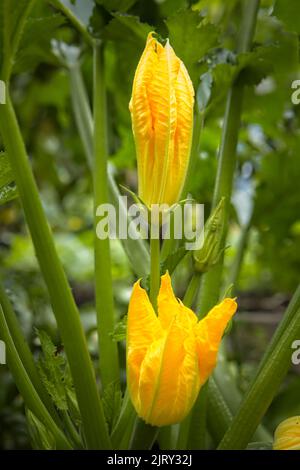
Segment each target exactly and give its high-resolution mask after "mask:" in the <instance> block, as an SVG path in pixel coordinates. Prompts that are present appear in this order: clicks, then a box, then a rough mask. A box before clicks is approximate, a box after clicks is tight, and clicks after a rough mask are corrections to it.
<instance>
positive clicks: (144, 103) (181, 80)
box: [129, 33, 194, 207]
mask: <svg viewBox="0 0 300 470" xmlns="http://www.w3.org/2000/svg"><path fill="white" fill-rule="evenodd" d="M193 106H194V89H193V85H192V82H191V80H190V77H189V74H188V72H187V70H186V68H185V66H184V64H183V63H182V61H181V60H180V59H179V58H178V57H177V56H176V54H175V52H174V50H173V49H172V47H171V46H170V44H169V41H167V42H166V45H165V46H164V47H163V46H162V45H161V44H160V43H159V42H158V41H157V40H156V39H155V38H154V37H153V33H150V34H149V35H148V39H147V43H146V47H145V50H144V52H143V54H142V57H141V59H140V62H139V64H138V67H137V69H136V72H135V77H134V82H133V89H132V97H131V100H130V104H129V109H130V112H131V118H132V128H133V135H134V139H135V145H136V153H137V161H138V179H139V197H140V198H141V200H142V201H143V202H144V203H145V204H146V205H147V206H148V207H151V205H152V204H169V205H172V204H174V203H176V202H178V200H179V198H180V194H181V191H182V188H183V185H184V182H185V177H186V173H187V169H188V164H189V157H190V150H191V143H192V133H193Z"/></svg>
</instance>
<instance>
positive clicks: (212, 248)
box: [193, 197, 225, 273]
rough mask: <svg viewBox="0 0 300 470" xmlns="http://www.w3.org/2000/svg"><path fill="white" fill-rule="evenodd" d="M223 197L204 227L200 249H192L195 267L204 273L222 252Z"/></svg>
mask: <svg viewBox="0 0 300 470" xmlns="http://www.w3.org/2000/svg"><path fill="white" fill-rule="evenodd" d="M224 215H225V198H224V197H222V199H221V200H220V202H219V204H218V205H217V207H216V208H215V209H214V211H213V213H212V214H211V216H210V217H209V219H208V221H207V222H206V224H205V227H204V243H203V246H202V248H201V249H200V250H197V251H194V253H193V255H194V261H195V269H196V271H198V272H202V273H205V272H207V271H208V270H209V269H210V268H212V267H213V266H215V265H216V264H217V263H218V261H219V259H220V256H221V254H222V252H223V247H222V238H223V230H224Z"/></svg>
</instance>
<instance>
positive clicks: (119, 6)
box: [96, 0, 137, 13]
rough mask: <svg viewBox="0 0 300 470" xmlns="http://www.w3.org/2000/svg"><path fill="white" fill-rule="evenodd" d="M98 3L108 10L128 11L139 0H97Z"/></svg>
mask: <svg viewBox="0 0 300 470" xmlns="http://www.w3.org/2000/svg"><path fill="white" fill-rule="evenodd" d="M96 1H97V3H98V5H101V6H103V7H104V8H105V9H106V10H108V11H110V12H112V11H120V12H123V13H124V12H126V11H128V10H129V8H131V7H132V6H133V5H134V4H135V3H136V2H137V0H96Z"/></svg>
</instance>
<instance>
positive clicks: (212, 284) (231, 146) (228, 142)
mask: <svg viewBox="0 0 300 470" xmlns="http://www.w3.org/2000/svg"><path fill="white" fill-rule="evenodd" d="M243 4H244V14H243V19H242V24H241V29H240V34H239V39H238V52H247V51H249V50H250V47H251V43H252V38H253V35H254V31H255V25H256V18H257V12H258V7H259V0H247V1H244V2H243ZM242 100H243V85H242V83H241V82H240V81H239V79H237V80H236V81H235V83H234V84H233V85H232V87H231V88H230V90H229V93H228V97H227V103H226V111H225V116H224V124H223V131H222V138H221V145H220V152H219V161H218V169H217V176H216V182H215V190H214V197H213V204H212V209H214V208H215V207H216V206H217V204H218V203H219V201H220V199H221V198H222V197H225V221H224V227H225V229H224V234H223V247H224V246H225V241H226V234H227V228H228V220H229V209H230V199H231V193H232V184H233V176H234V171H235V167H236V147H237V141H238V134H239V128H240V121H241V112H242ZM223 258H224V256H222V259H221V260H220V262H219V263H218V264H217V266H216V267H214V268H212V269H211V270H210V271H209V272H208V273H207V274H206V275H204V276H203V278H202V283H201V290H200V296H199V299H200V302H199V304H198V311H200V312H201V314H202V315H206V314H207V312H208V311H209V310H210V309H211V308H212V307H213V305H215V304H216V303H217V302H218V299H219V293H220V287H221V278H222V268H223ZM201 393H203V391H202V392H201V390H200V398H199V400H197V402H196V405H195V407H194V410H193V414H196V415H199V416H200V411H199V409H198V406H200V404H201V407H202V411H203V414H205V413H206V411H205V410H206V400H205V397H204V398H203V400H202V399H201ZM204 393H205V392H204ZM202 425H203V426H205V421H204V420H202ZM190 435H195V432H193V426H192V425H191V429H190ZM201 436H203V431H201V432H200V433H199V445H198V446H197V444H196V446H197V447H198V448H199V447H201V445H203V440H202V442H201Z"/></svg>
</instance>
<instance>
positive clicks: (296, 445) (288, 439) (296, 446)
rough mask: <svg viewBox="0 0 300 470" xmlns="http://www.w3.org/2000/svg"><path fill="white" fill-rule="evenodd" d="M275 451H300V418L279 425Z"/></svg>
mask: <svg viewBox="0 0 300 470" xmlns="http://www.w3.org/2000/svg"><path fill="white" fill-rule="evenodd" d="M273 449H274V450H300V416H293V417H292V418H289V419H286V420H285V421H283V422H282V423H280V424H279V426H278V427H277V429H276V431H275V436H274V444H273Z"/></svg>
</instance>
